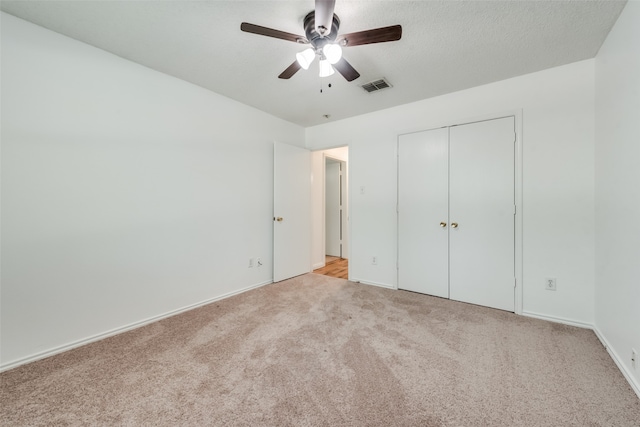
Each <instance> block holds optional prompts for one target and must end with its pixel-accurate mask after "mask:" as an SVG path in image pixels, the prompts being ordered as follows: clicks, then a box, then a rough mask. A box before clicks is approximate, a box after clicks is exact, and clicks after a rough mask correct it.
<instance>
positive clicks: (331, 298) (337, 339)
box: [0, 274, 640, 427]
mask: <svg viewBox="0 0 640 427" xmlns="http://www.w3.org/2000/svg"><path fill="white" fill-rule="evenodd" d="M0 380H1V386H0V402H1V403H0V405H1V408H0V415H1V418H0V419H1V423H2V425H5V426H23V425H149V426H151V425H164V426H179V425H198V426H200V425H215V426H233V425H238V426H260V425H266V426H339V425H350V426H365V425H366V426H636V427H637V426H639V425H640V400H639V399H638V398H637V397H636V395H635V394H634V393H633V391H632V390H631V388H630V387H629V385H628V384H627V383H626V382H625V380H624V378H623V376H622V374H621V373H620V372H619V371H618V369H617V368H616V367H615V365H614V363H613V361H612V360H611V358H610V357H609V355H608V354H607V353H606V351H605V350H604V348H603V347H602V345H601V344H600V343H599V341H598V339H597V338H596V336H595V335H594V333H593V332H592V331H589V330H585V329H579V328H574V327H569V326H563V325H558V324H554V323H548V322H544V321H540V320H535V319H530V318H525V317H521V316H516V315H514V314H510V313H506V312H502V311H498V310H492V309H487V308H483V307H478V306H473V305H469V304H463V303H458V302H453V301H448V300H444V299H439V298H433V297H429V296H425V295H419V294H415V293H410V292H404V291H393V290H387V289H382V288H377V287H372V286H366V285H359V284H354V283H350V282H347V281H346V280H341V279H334V278H331V277H327V276H320V275H316V274H309V275H306V276H301V277H298V278H295V279H292V280H289V281H285V282H281V283H277V284H273V285H269V286H266V287H263V288H260V289H256V290H253V291H250V292H247V293H244V294H241V295H238V296H235V297H232V298H229V299H226V300H223V301H220V302H216V303H213V304H210V305H208V306H205V307H203V308H200V309H196V310H192V311H190V312H187V313H184V314H181V315H178V316H174V317H172V318H170V319H166V320H163V321H160V322H157V323H154V324H151V325H148V326H146V327H143V328H140V329H137V330H134V331H131V332H128V333H125V334H121V335H119V336H115V337H112V338H109V339H105V340H103V341H100V342H96V343H93V344H90V345H87V346H84V347H81V348H78V349H75V350H72V351H69V352H66V353H63V354H60V355H57V356H54V357H50V358H48V359H45V360H42V361H39V362H35V363H32V364H29V365H26V366H22V367H19V368H16V369H13V370H11V371H7V372H4V373H2V374H0Z"/></svg>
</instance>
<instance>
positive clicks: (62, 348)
mask: <svg viewBox="0 0 640 427" xmlns="http://www.w3.org/2000/svg"><path fill="white" fill-rule="evenodd" d="M271 283H273V282H272V281H271V280H269V281H266V282H262V283H257V284H255V285H251V286H248V287H246V288H242V289H239V290H237V291H232V292H228V293H226V294H223V295H220V296H217V297H214V298H209V299H206V300H204V301H201V302H197V303H195V304H191V305H188V306H185V307H182V308H178V309H176V310H172V311H168V312H166V313H164V314H160V315H158V316H153V317H149V318H147V319H144V320H140V321H138V322H134V323H130V324H128V325H125V326H121V327H119V328H115V329H111V330H109V331H106V332H103V333H100V334H96V335H93V336H90V337H87V338H84V339H81V340H77V341H73V342H71V343H68V344H64V345H61V346H58V347H54V348H52V349H49V350H46V351H42V352H40V353H36V354H33V355H31V356H27V357H23V358H21V359H17V360H14V361H12V362H9V363H5V364H0V372H4V371H8V370H9V369H13V368H17V367H18V366H20V365H25V364H27V363H31V362H35V361H36V360H40V359H44V358H46V357H49V356H53V355H56V354H59V353H63V352H65V351H68V350H72V349H74V348H77V347H81V346H83V345H86V344H90V343H92V342H96V341H100V340H102V339H105V338H108V337H111V336H114V335H118V334H121V333H124V332H127V331H130V330H133V329H137V328H140V327H142V326H145V325H148V324H149V323H153V322H157V321H158V320H162V319H166V318H167V317H172V316H175V315H176V314H180V313H184V312H185V311H189V310H193V309H195V308H198V307H202V306H204V305H207V304H211V303H212V302H216V301H220V300H222V299H225V298H229V297H232V296H234V295H238V294H241V293H244V292H247V291H250V290H252V289H256V288H260V287H262V286H266V285H269V284H271Z"/></svg>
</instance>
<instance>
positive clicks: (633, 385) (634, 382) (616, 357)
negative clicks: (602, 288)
mask: <svg viewBox="0 0 640 427" xmlns="http://www.w3.org/2000/svg"><path fill="white" fill-rule="evenodd" d="M522 315H523V316H527V317H534V318H536V319H541V320H548V321H550V322H556V323H563V324H565V325H570V326H577V327H579V328H585V329H591V330H592V331H593V332H594V333H595V334H596V336H597V337H598V339H599V340H600V342H601V343H602V345H603V346H604V348H605V349H606V350H607V353H609V356H611V358H612V359H613V362H614V363H615V364H616V366H617V367H618V369H619V370H620V372H622V375H623V376H624V377H625V379H626V380H627V382H628V383H629V385H630V386H631V388H632V389H633V391H634V392H635V393H636V395H638V398H640V384H638V381H637V380H636V378H635V377H634V376H633V375H632V374H631V372H629V369H628V368H627V366H626V365H624V364H623V363H622V359H621V358H620V356H619V355H618V354H617V353H616V351H615V350H614V349H613V347H611V345H609V342H608V341H607V339H606V338H605V337H604V335H603V334H602V333H601V332H600V331H599V330H598V328H596V327H595V325H592V324H590V323H584V322H577V321H575V320H569V319H565V318H562V317H554V316H547V315H544V314H538V313H532V312H529V311H524V312H523V313H522Z"/></svg>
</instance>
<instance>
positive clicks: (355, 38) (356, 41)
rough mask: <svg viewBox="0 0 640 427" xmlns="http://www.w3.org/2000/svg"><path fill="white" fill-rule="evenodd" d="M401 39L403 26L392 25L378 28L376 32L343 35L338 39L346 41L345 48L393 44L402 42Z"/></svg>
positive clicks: (367, 31) (368, 31)
mask: <svg viewBox="0 0 640 427" xmlns="http://www.w3.org/2000/svg"><path fill="white" fill-rule="evenodd" d="M401 37H402V26H400V25H392V26H390V27H383V28H376V29H374V30H366V31H358V32H355V33H349V34H342V35H341V36H339V37H338V40H339V41H341V40H345V42H346V43H345V46H360V45H363V44H372V43H383V42H393V41H396V40H400V38H401Z"/></svg>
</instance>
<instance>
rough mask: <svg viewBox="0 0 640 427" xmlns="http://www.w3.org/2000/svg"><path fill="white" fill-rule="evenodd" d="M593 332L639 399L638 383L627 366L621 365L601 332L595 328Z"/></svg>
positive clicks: (620, 361) (619, 359)
mask: <svg viewBox="0 0 640 427" xmlns="http://www.w3.org/2000/svg"><path fill="white" fill-rule="evenodd" d="M593 332H595V333H596V336H597V337H598V339H599V340H600V342H601V343H602V345H603V346H604V348H605V349H606V350H607V353H609V356H611V358H612V359H613V361H614V362H615V363H616V365H617V366H618V369H620V372H622V375H624V377H625V378H626V380H627V382H628V383H629V385H630V386H631V388H632V389H633V391H635V392H636V395H637V396H638V398H639V399H640V383H638V381H637V380H636V378H635V377H634V376H633V374H632V373H631V372H629V368H627V366H626V365H625V364H624V363H622V359H621V358H620V355H619V354H618V353H617V352H616V351H615V350H614V349H613V347H611V345H609V342H608V341H607V339H606V338H605V337H604V335H603V334H602V332H600V330H598V328H596V327H595V326H594V328H593Z"/></svg>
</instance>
